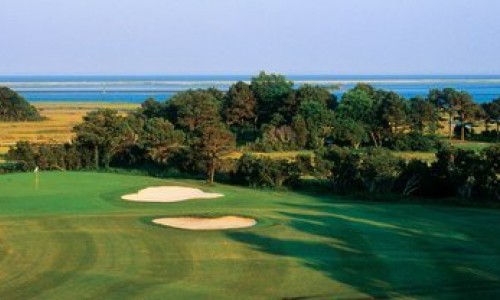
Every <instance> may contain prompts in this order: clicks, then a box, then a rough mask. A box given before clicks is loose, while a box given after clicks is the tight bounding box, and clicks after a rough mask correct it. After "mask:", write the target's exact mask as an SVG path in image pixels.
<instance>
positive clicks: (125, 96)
mask: <svg viewBox="0 0 500 300" xmlns="http://www.w3.org/2000/svg"><path fill="white" fill-rule="evenodd" d="M251 77H252V76H250V75H248V76H246V75H185V76H180V75H179V76H177V75H168V76H167V75H166V76H0V86H1V85H3V86H8V87H10V88H12V89H13V90H15V91H17V92H19V93H20V94H21V95H22V96H24V97H25V98H26V99H27V100H28V101H30V102H42V101H43V102H47V101H50V102H123V103H141V102H143V101H144V100H145V99H147V98H150V97H152V98H154V99H156V100H158V101H165V100H168V99H169V98H170V97H172V96H173V95H174V94H175V93H178V92H179V91H185V90H188V89H199V88H201V89H205V88H210V87H215V88H218V89H221V90H227V89H228V88H229V86H230V85H231V84H233V83H234V82H236V81H239V80H241V81H250V80H251ZM287 78H288V79H290V80H292V81H293V82H294V83H295V85H296V86H300V85H301V84H305V83H309V84H317V85H322V86H332V85H337V86H339V87H340V88H339V89H338V90H336V91H333V93H334V94H336V95H337V96H341V95H342V94H343V93H344V92H345V91H346V90H348V89H350V88H352V87H353V86H354V85H356V84H357V83H358V82H365V83H369V84H372V85H374V86H375V87H377V88H382V89H386V90H392V91H394V92H397V93H398V94H400V95H402V96H404V97H406V98H411V97H415V96H425V95H427V93H428V91H429V90H430V89H433V88H438V89H442V88H446V87H451V88H455V89H457V90H463V91H466V92H468V93H470V94H471V95H472V96H473V98H474V100H475V101H476V102H478V103H482V102H487V101H491V100H492V99H496V98H498V97H500V75H494V76H488V75H470V76H468V75H447V76H441V75H440V76H437V75H432V76H424V75H406V76H387V75H371V76H362V75H359V76H358V75H356V76H355V75H352V76H336V75H290V76H287Z"/></svg>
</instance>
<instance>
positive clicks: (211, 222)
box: [153, 216, 257, 230]
mask: <svg viewBox="0 0 500 300" xmlns="http://www.w3.org/2000/svg"><path fill="white" fill-rule="evenodd" d="M153 223H155V224H159V225H165V226H170V227H175V228H181V229H189V230H218V229H234V228H247V227H252V226H254V225H255V224H257V221H255V219H251V218H244V217H236V216H226V217H220V218H191V217H186V218H161V219H155V220H153Z"/></svg>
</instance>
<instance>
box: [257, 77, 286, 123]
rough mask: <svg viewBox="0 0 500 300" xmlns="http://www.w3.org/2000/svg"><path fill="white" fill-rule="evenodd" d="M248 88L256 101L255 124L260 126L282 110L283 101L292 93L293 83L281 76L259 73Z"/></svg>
mask: <svg viewBox="0 0 500 300" xmlns="http://www.w3.org/2000/svg"><path fill="white" fill-rule="evenodd" d="M250 88H251V90H252V92H253V94H254V95H255V98H256V100H257V105H258V119H257V122H258V124H259V125H262V124H265V123H269V122H270V121H271V120H272V119H273V115H275V114H278V111H279V110H280V109H281V110H282V109H283V108H284V103H285V101H286V100H287V98H288V97H289V95H290V94H291V93H292V92H293V82H291V81H288V80H287V79H286V78H285V77H284V76H283V75H278V74H266V73H265V72H260V74H259V75H258V76H256V77H253V78H252V83H251V85H250ZM274 118H276V117H275V116H274Z"/></svg>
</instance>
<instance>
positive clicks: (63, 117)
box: [0, 102, 138, 154]
mask: <svg viewBox="0 0 500 300" xmlns="http://www.w3.org/2000/svg"><path fill="white" fill-rule="evenodd" d="M35 106H36V107H37V108H38V109H39V111H40V114H41V115H42V116H43V117H45V118H46V119H45V120H43V121H40V122H0V154H2V153H5V152H7V150H8V147H9V146H10V145H13V144H15V143H16V142H17V141H29V142H33V143H65V142H68V141H70V140H71V138H72V137H73V134H72V132H71V130H72V129H73V127H74V126H75V125H76V124H78V123H80V122H81V121H82V117H83V116H84V115H85V114H86V113H87V112H89V111H91V110H95V109H98V108H111V109H116V110H118V111H119V112H122V113H126V112H129V111H131V110H134V109H135V108H137V107H138V105H136V104H115V103H77V102H75V103H72V102H68V103H65V102H63V103H55V102H54V103H51V102H47V103H44V102H42V103H37V104H35Z"/></svg>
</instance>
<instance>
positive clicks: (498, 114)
mask: <svg viewBox="0 0 500 300" xmlns="http://www.w3.org/2000/svg"><path fill="white" fill-rule="evenodd" d="M481 107H482V108H483V110H484V112H485V117H486V118H485V122H486V129H487V130H488V129H489V128H488V126H489V124H490V123H494V124H496V133H497V134H498V133H499V132H500V128H499V126H500V98H497V99H495V100H493V101H491V102H488V103H483V104H482V105H481Z"/></svg>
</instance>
